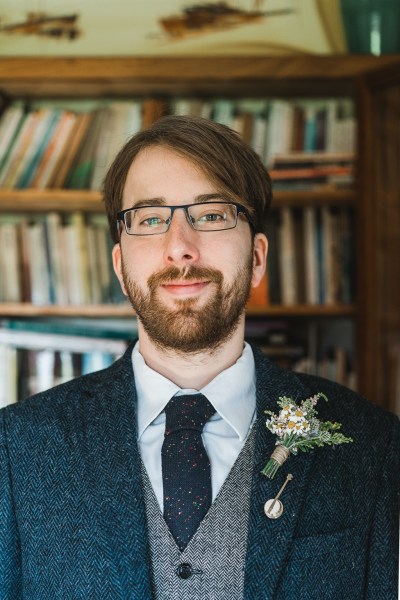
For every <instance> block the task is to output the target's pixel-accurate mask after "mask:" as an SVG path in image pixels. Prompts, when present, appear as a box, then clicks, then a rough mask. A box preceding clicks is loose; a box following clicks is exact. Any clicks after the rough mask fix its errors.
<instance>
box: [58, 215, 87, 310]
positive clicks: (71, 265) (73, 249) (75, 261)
mask: <svg viewBox="0 0 400 600" xmlns="http://www.w3.org/2000/svg"><path fill="white" fill-rule="evenodd" d="M62 235H63V240H64V252H65V253H66V256H67V264H66V267H67V269H66V275H67V277H66V279H67V287H68V299H69V303H70V304H74V305H78V304H84V303H85V295H84V281H83V277H84V275H83V269H82V263H81V260H80V256H79V254H80V252H79V233H78V229H77V228H76V227H75V226H74V225H73V224H71V223H70V224H68V225H65V226H64V227H63V234H62Z"/></svg>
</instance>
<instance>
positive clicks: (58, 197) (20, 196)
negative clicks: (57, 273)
mask: <svg viewBox="0 0 400 600" xmlns="http://www.w3.org/2000/svg"><path fill="white" fill-rule="evenodd" d="M273 196H274V200H273V207H277V208H279V207H280V206H295V207H296V206H298V207H301V206H306V205H310V204H311V205H315V206H320V205H327V204H333V205H340V206H353V205H355V204H356V192H355V191H354V190H335V189H332V188H329V189H327V188H324V187H321V188H319V189H313V190H287V191H286V190H285V191H283V190H278V191H276V192H274V194H273ZM77 210H78V211H83V212H97V213H104V211H105V209H104V203H103V196H102V194H101V192H97V191H93V190H62V189H54V190H47V189H46V190H36V189H26V190H7V189H4V188H3V189H1V188H0V211H4V212H16V213H18V212H46V211H59V212H72V211H77Z"/></svg>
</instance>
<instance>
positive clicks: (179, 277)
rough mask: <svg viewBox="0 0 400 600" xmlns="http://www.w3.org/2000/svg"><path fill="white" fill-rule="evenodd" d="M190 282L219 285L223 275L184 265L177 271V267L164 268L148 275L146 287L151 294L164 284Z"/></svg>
mask: <svg viewBox="0 0 400 600" xmlns="http://www.w3.org/2000/svg"><path fill="white" fill-rule="evenodd" d="M191 280H196V281H199V280H203V281H211V282H212V283H216V284H218V285H221V284H222V282H223V275H222V273H221V271H217V270H215V269H209V268H207V267H197V266H194V265H189V266H187V265H186V266H185V267H184V268H183V269H179V268H178V267H166V268H165V269H163V270H162V271H159V272H158V273H153V275H150V277H149V279H148V286H149V289H150V290H151V291H152V292H153V291H155V289H156V288H157V287H159V286H160V285H163V284H166V283H172V282H173V281H191Z"/></svg>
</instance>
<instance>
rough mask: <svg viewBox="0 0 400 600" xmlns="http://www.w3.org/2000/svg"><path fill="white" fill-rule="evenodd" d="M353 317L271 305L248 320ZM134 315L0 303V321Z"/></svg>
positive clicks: (113, 309) (342, 308)
mask: <svg viewBox="0 0 400 600" xmlns="http://www.w3.org/2000/svg"><path fill="white" fill-rule="evenodd" d="M355 313H356V307H355V306H354V305H352V304H351V305H335V306H324V305H318V306H313V305H306V304H305V305H295V306H281V305H270V306H268V307H266V308H259V309H249V310H247V311H246V315H247V316H248V317H280V316H292V317H303V316H304V317H310V318H312V317H353V316H354V315H355ZM134 316H135V313H134V311H133V309H132V308H131V306H130V305H129V304H118V305H116V304H101V305H94V304H90V305H79V306H78V305H71V306H56V305H44V306H36V305H34V304H29V303H1V304H0V318H7V317H14V318H24V317H43V318H45V317H76V318H77V317H87V318H91V317H108V318H114V317H115V318H125V317H134Z"/></svg>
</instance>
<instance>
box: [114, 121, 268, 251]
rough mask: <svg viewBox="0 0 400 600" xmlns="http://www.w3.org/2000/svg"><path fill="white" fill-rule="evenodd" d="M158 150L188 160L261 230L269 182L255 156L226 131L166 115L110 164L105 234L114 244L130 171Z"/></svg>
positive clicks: (262, 228)
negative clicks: (143, 155)
mask: <svg viewBox="0 0 400 600" xmlns="http://www.w3.org/2000/svg"><path fill="white" fill-rule="evenodd" d="M151 146H163V147H165V148H168V149H170V150H172V151H174V152H177V153H178V154H181V155H182V156H184V157H185V158H187V159H189V160H190V161H192V162H193V163H194V164H195V165H196V166H198V167H199V168H201V169H202V171H203V172H204V173H205V174H206V175H207V176H208V177H210V179H211V181H213V182H215V183H216V184H217V185H218V186H220V187H222V191H225V192H228V193H230V194H233V196H234V197H235V199H236V200H237V201H238V202H241V203H242V204H244V205H245V206H246V207H247V208H248V209H249V212H250V214H251V216H252V219H253V222H254V228H255V232H256V233H263V232H264V231H265V222H266V217H267V213H268V209H269V206H270V204H271V199H272V191H271V179H270V177H269V175H268V172H267V170H266V168H265V167H264V165H263V164H262V162H261V159H260V157H259V156H258V154H256V152H254V150H253V149H252V148H251V147H250V146H248V145H247V144H246V143H245V142H243V140H242V139H241V137H240V136H239V135H238V134H237V133H236V132H235V131H233V130H232V129H229V127H226V126H225V125H221V124H219V123H215V122H213V121H209V120H208V119H203V118H200V117H188V116H168V117H162V118H161V119H159V120H158V121H156V122H155V123H154V124H153V125H152V126H151V127H150V128H149V129H145V130H143V131H141V132H139V133H137V134H136V135H134V136H133V137H131V138H130V140H128V142H127V143H126V144H125V146H123V148H122V149H121V150H120V151H119V153H118V154H117V156H116V157H115V159H114V162H113V163H112V165H111V166H110V168H109V170H108V172H107V174H106V176H105V179H104V184H103V190H104V199H105V206H106V212H107V217H108V222H109V227H110V233H111V236H112V238H113V240H114V241H115V242H118V240H119V238H118V231H117V213H118V211H120V210H121V208H122V198H123V191H124V187H125V182H126V178H127V174H128V171H129V168H130V166H131V164H132V162H133V161H134V159H135V157H136V156H137V155H138V154H139V152H140V151H141V150H143V149H144V148H149V147H151Z"/></svg>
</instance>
